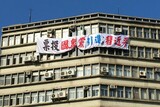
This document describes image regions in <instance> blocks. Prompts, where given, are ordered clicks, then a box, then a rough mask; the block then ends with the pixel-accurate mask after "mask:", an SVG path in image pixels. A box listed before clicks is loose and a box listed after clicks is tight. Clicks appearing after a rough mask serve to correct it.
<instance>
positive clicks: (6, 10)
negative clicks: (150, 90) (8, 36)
mask: <svg viewBox="0 0 160 107" xmlns="http://www.w3.org/2000/svg"><path fill="white" fill-rule="evenodd" d="M159 4H160V0H0V28H1V27H4V26H9V25H13V24H24V23H28V20H29V10H30V9H32V21H33V22H35V21H42V20H49V19H55V18H62V17H68V16H74V15H80V14H85V13H93V12H103V13H112V14H117V13H118V9H119V14H122V15H129V16H139V17H148V18H156V19H159V18H160V12H159V10H160V6H159Z"/></svg>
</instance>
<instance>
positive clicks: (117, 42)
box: [114, 36, 121, 46]
mask: <svg viewBox="0 0 160 107" xmlns="http://www.w3.org/2000/svg"><path fill="white" fill-rule="evenodd" d="M114 43H115V45H116V46H121V36H119V37H118V38H116V39H115V41H114Z"/></svg>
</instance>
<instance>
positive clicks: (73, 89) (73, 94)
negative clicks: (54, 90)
mask: <svg viewBox="0 0 160 107" xmlns="http://www.w3.org/2000/svg"><path fill="white" fill-rule="evenodd" d="M69 99H75V88H70V89H69Z"/></svg>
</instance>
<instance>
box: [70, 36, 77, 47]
mask: <svg viewBox="0 0 160 107" xmlns="http://www.w3.org/2000/svg"><path fill="white" fill-rule="evenodd" d="M75 46H76V39H75V38H72V40H71V47H70V48H71V49H72V48H74V47H75Z"/></svg>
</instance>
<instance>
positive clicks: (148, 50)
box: [145, 48, 151, 58]
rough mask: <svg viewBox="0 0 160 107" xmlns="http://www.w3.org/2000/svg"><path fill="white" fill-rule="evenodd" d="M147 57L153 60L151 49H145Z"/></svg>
mask: <svg viewBox="0 0 160 107" xmlns="http://www.w3.org/2000/svg"><path fill="white" fill-rule="evenodd" d="M145 56H146V58H151V48H146V49H145Z"/></svg>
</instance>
